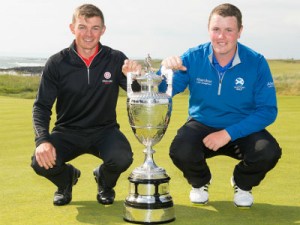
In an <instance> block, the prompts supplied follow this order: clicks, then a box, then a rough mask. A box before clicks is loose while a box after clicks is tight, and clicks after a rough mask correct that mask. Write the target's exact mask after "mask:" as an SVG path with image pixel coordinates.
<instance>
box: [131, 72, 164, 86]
mask: <svg viewBox="0 0 300 225" xmlns="http://www.w3.org/2000/svg"><path fill="white" fill-rule="evenodd" d="M136 80H137V82H138V83H139V84H140V85H147V86H148V85H153V86H158V85H159V84H160V82H161V81H162V77H161V76H159V75H157V74H155V73H153V72H149V73H146V74H144V75H142V76H139V77H136Z"/></svg>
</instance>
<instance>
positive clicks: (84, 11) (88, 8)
mask: <svg viewBox="0 0 300 225" xmlns="http://www.w3.org/2000/svg"><path fill="white" fill-rule="evenodd" d="M80 16H83V17H84V18H92V17H95V16H97V17H100V18H101V20H102V23H103V25H105V23H104V16H103V13H102V11H101V10H100V9H99V8H98V7H97V6H95V5H92V4H83V5H81V6H79V7H77V8H76V9H75V11H74V13H73V18H72V23H75V22H76V19H77V18H78V17H80Z"/></svg>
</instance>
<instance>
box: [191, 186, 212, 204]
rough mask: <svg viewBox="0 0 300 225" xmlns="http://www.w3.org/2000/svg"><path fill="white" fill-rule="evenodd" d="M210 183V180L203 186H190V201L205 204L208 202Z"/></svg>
mask: <svg viewBox="0 0 300 225" xmlns="http://www.w3.org/2000/svg"><path fill="white" fill-rule="evenodd" d="M209 185H210V182H208V183H207V184H205V185H204V186H202V187H200V188H194V187H192V190H191V192H190V200H191V202H192V203H195V204H202V205H204V204H206V203H207V202H208V186H209Z"/></svg>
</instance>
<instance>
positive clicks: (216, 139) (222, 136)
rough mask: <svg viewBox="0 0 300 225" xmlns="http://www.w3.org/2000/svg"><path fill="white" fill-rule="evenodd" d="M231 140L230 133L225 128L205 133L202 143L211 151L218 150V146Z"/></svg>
mask: <svg viewBox="0 0 300 225" xmlns="http://www.w3.org/2000/svg"><path fill="white" fill-rule="evenodd" d="M230 140H231V137H230V135H229V134H228V133H227V131H226V130H220V131H217V132H214V133H211V134H209V135H207V136H206V137H205V138H204V139H203V143H204V145H205V146H206V147H207V148H208V149H210V150H213V151H218V150H219V148H221V147H223V146H224V145H226V144H227V143H228V142H229V141H230Z"/></svg>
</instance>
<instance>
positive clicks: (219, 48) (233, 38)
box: [208, 14, 242, 57]
mask: <svg viewBox="0 0 300 225" xmlns="http://www.w3.org/2000/svg"><path fill="white" fill-rule="evenodd" d="M208 32H209V36H210V40H211V42H212V45H213V49H214V53H215V54H216V55H223V56H226V55H228V56H230V57H232V56H233V55H234V53H235V49H236V44H237V40H238V39H239V38H240V35H241V33H242V28H241V29H240V30H239V29H238V24H237V19H236V18H235V17H234V16H227V17H222V16H220V15H217V14H214V15H212V17H211V19H210V22H209V26H208Z"/></svg>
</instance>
